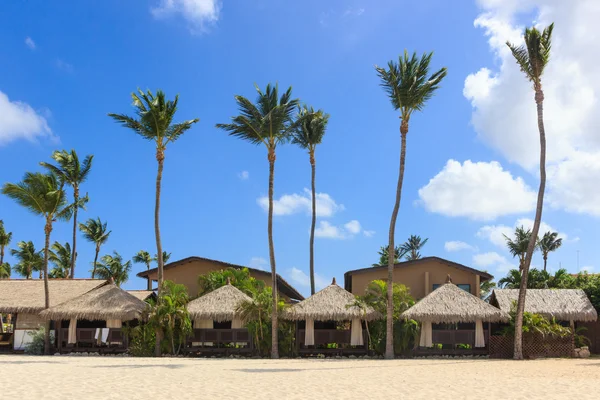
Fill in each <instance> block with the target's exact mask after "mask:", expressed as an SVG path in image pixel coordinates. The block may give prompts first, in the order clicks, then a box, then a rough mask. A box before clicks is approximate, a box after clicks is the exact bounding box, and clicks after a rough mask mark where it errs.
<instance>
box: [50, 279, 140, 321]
mask: <svg viewBox="0 0 600 400" xmlns="http://www.w3.org/2000/svg"><path fill="white" fill-rule="evenodd" d="M147 306H148V304H147V303H145V302H144V301H142V300H140V299H138V298H137V297H135V296H133V295H131V294H129V293H127V292H126V291H124V290H123V289H121V288H120V287H118V286H116V285H114V284H112V283H108V284H106V285H104V286H101V287H99V288H96V289H94V290H91V291H89V292H87V293H85V294H82V295H81V296H78V297H75V298H74V299H71V300H68V301H66V302H64V303H62V304H59V305H57V306H54V307H50V308H49V309H47V310H44V311H42V312H40V316H41V317H42V318H44V319H47V320H64V319H72V318H76V319H87V320H91V321H94V320H101V321H105V320H108V319H120V320H122V321H129V320H132V319H140V318H141V317H142V314H143V313H144V311H145V310H146V308H147Z"/></svg>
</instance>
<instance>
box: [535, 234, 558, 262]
mask: <svg viewBox="0 0 600 400" xmlns="http://www.w3.org/2000/svg"><path fill="white" fill-rule="evenodd" d="M560 246H562V238H559V237H558V232H546V233H544V236H543V237H542V238H541V239H538V243H537V247H538V248H539V249H540V250H541V252H542V256H543V257H544V271H545V270H546V264H547V262H548V253H550V252H551V251H556V250H558V248H559V247H560Z"/></svg>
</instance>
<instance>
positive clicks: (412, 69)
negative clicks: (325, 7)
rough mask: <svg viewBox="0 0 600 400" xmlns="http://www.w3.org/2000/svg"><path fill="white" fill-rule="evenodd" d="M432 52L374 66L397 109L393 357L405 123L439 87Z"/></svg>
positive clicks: (389, 353) (389, 342)
mask: <svg viewBox="0 0 600 400" xmlns="http://www.w3.org/2000/svg"><path fill="white" fill-rule="evenodd" d="M432 56H433V53H429V54H423V56H422V57H421V58H418V57H417V54H416V53H413V55H412V57H409V55H408V52H407V51H404V56H400V57H399V58H398V62H397V63H396V62H394V61H390V62H389V63H388V67H387V68H382V67H377V66H376V67H375V69H376V70H377V74H378V75H379V78H380V79H381V86H383V88H384V89H385V91H386V92H387V94H388V96H389V98H390V101H391V102H392V106H393V107H394V109H395V110H397V111H399V112H400V139H401V140H400V170H399V173H398V183H397V185H396V201H395V203H394V209H393V210H392V217H391V219H390V229H389V244H388V252H389V254H390V257H388V286H387V290H388V293H387V296H388V305H387V313H386V314H387V326H386V334H387V337H386V346H385V357H386V358H388V359H391V358H394V341H393V336H394V325H393V321H392V314H393V312H394V310H393V306H392V296H393V292H392V286H393V282H394V260H395V256H394V251H395V246H394V236H395V231H396V219H397V218H398V210H399V209H400V200H401V197H402V183H403V180H404V163H405V160H406V135H407V134H408V125H409V122H410V117H411V116H412V114H413V112H415V111H422V110H423V108H424V107H425V104H426V103H427V101H428V100H429V99H431V97H433V95H434V93H435V92H436V90H437V89H439V87H440V83H441V82H442V79H444V77H445V76H446V74H447V71H446V68H442V69H440V70H438V71H437V72H434V73H433V74H429V64H430V63H431V57H432Z"/></svg>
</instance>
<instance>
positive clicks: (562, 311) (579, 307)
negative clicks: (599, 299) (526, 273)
mask: <svg viewBox="0 0 600 400" xmlns="http://www.w3.org/2000/svg"><path fill="white" fill-rule="evenodd" d="M518 297H519V289H494V291H493V292H492V295H491V297H490V303H491V304H493V305H495V306H497V307H499V308H500V309H501V310H504V311H506V312H509V311H510V308H511V305H512V303H513V301H517V300H518ZM525 311H528V312H532V313H536V314H541V315H543V316H545V317H546V318H556V319H557V320H559V321H571V320H573V321H596V319H597V318H598V313H597V312H596V310H595V309H594V306H593V305H592V303H591V302H590V300H589V299H588V297H587V296H586V294H585V292H584V291H583V290H581V289H527V293H526V297H525Z"/></svg>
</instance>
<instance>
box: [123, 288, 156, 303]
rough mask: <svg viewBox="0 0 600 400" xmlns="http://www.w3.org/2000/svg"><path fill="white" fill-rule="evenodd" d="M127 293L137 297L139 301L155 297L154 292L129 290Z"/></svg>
mask: <svg viewBox="0 0 600 400" xmlns="http://www.w3.org/2000/svg"><path fill="white" fill-rule="evenodd" d="M127 293H129V294H130V295H132V296H135V297H137V298H138V299H140V300H142V301H145V300H147V299H148V298H149V297H152V296H154V295H155V293H154V291H153V290H127Z"/></svg>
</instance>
